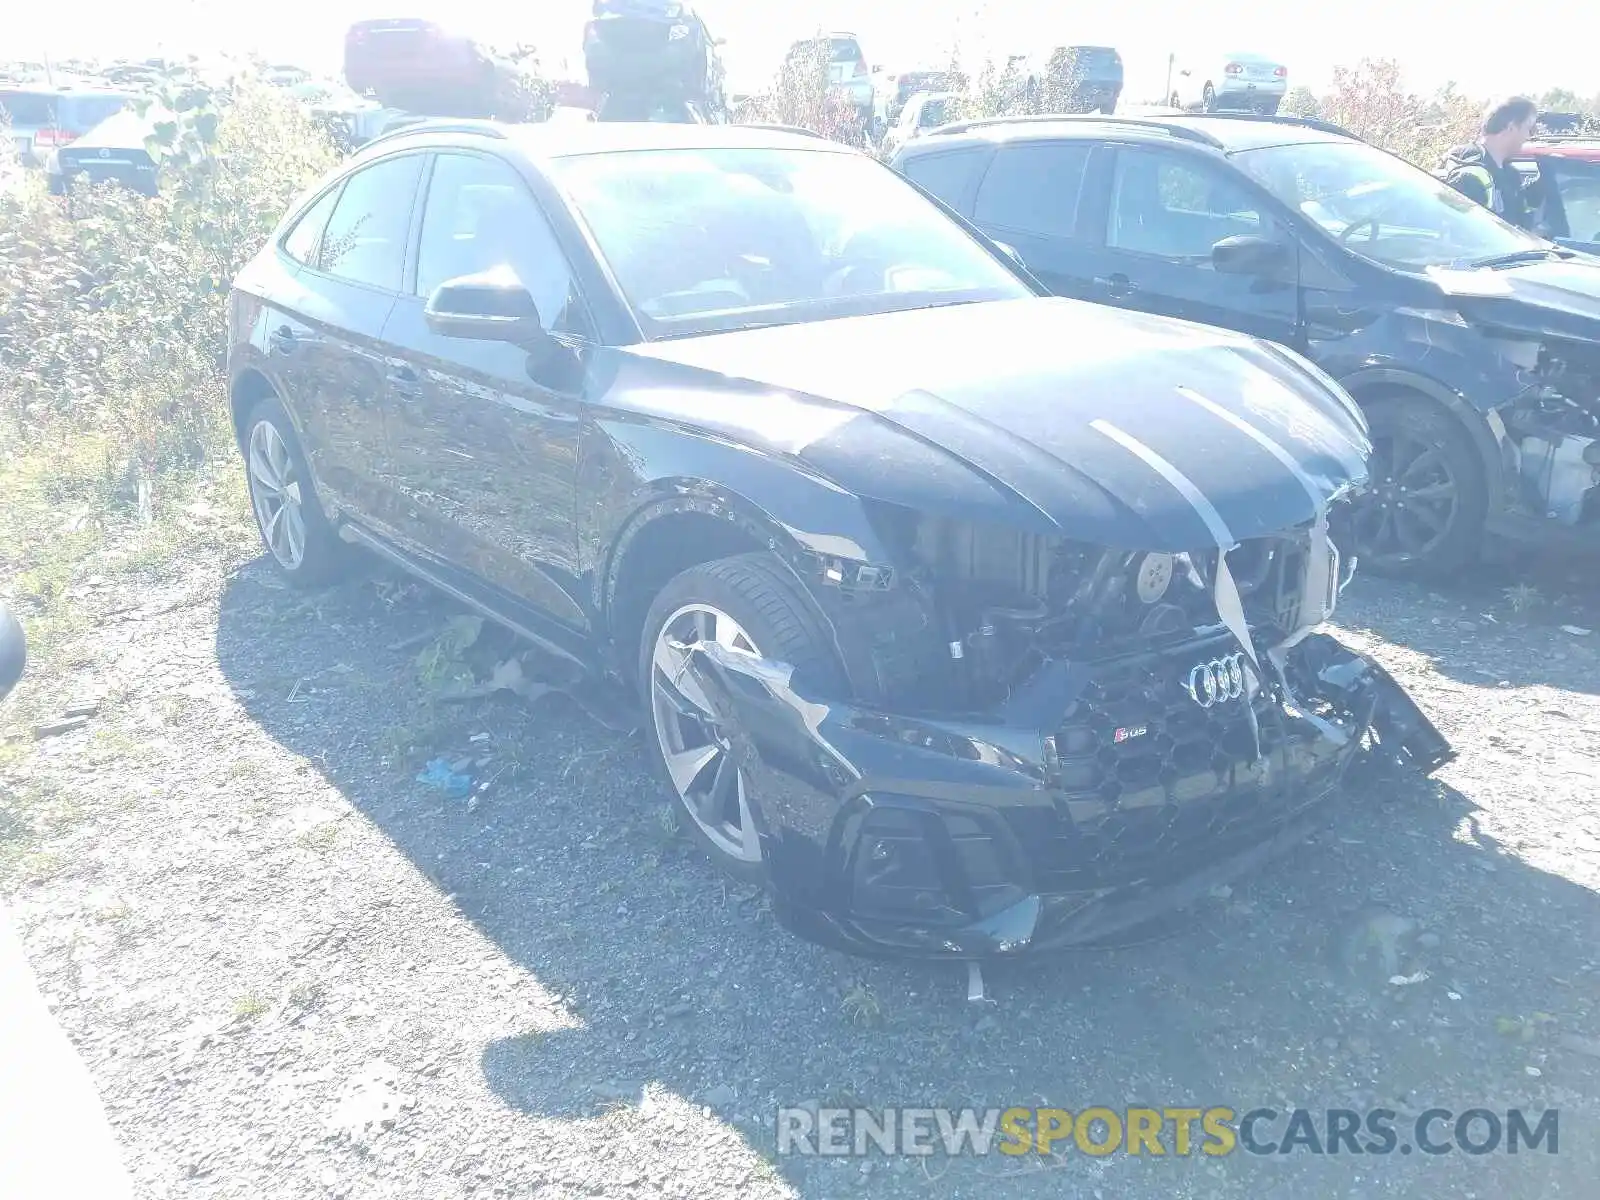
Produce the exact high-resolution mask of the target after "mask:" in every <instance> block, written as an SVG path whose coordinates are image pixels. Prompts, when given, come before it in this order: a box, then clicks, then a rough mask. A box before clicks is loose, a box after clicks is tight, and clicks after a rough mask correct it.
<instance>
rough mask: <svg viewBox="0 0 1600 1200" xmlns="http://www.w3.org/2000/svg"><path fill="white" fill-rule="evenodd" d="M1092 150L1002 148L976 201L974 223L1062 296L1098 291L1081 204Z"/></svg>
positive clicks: (1081, 145) (1083, 145) (1091, 146)
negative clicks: (1015, 252) (1016, 254)
mask: <svg viewBox="0 0 1600 1200" xmlns="http://www.w3.org/2000/svg"><path fill="white" fill-rule="evenodd" d="M1094 152H1095V143H1093V142H1090V141H1079V140H1064V139H1061V140H1055V141H1039V142H1005V143H1002V144H1001V146H1000V148H999V149H998V150H997V151H996V152H995V155H994V159H993V160H992V161H991V162H990V163H989V169H988V171H987V172H985V174H984V176H983V181H982V182H981V183H980V184H979V185H978V189H977V194H976V196H975V197H974V199H973V205H972V220H973V223H974V224H976V225H977V226H978V228H980V229H982V230H983V232H984V233H986V234H988V235H989V236H990V237H992V238H994V239H995V240H996V241H1000V242H1004V243H1006V244H1007V245H1008V246H1010V247H1012V248H1013V249H1014V250H1016V251H1017V253H1018V254H1019V255H1021V257H1022V261H1023V262H1024V263H1025V264H1027V267H1028V269H1029V270H1030V271H1032V272H1033V273H1034V275H1036V276H1037V277H1038V278H1039V281H1040V282H1041V283H1043V284H1044V285H1045V286H1046V287H1048V288H1049V289H1050V290H1051V291H1052V292H1054V293H1055V294H1056V295H1058V296H1076V297H1079V298H1085V297H1090V296H1091V294H1092V292H1093V290H1094V285H1093V275H1094V272H1093V265H1094V260H1093V255H1092V252H1091V246H1090V239H1091V238H1092V236H1093V230H1092V228H1090V227H1089V226H1088V225H1087V223H1086V222H1085V220H1084V218H1085V217H1086V216H1087V213H1088V210H1087V209H1086V208H1085V206H1084V205H1083V204H1082V203H1081V201H1082V197H1083V195H1084V186H1083V185H1084V180H1085V178H1086V177H1087V175H1088V172H1089V165H1090V162H1091V160H1092V159H1093V157H1094Z"/></svg>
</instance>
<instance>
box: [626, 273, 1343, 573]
mask: <svg viewBox="0 0 1600 1200" xmlns="http://www.w3.org/2000/svg"><path fill="white" fill-rule="evenodd" d="M620 359H621V361H620V362H619V364H618V377H617V379H616V380H615V384H614V390H613V393H612V395H613V397H615V398H617V399H618V401H619V402H620V403H621V404H622V405H623V406H625V407H628V408H632V409H635V410H638V411H640V412H641V413H642V414H644V415H646V416H654V417H659V418H660V419H662V420H668V421H674V422H683V423H687V424H690V425H693V426H696V427H699V428H703V429H706V430H707V431H709V432H711V433H713V434H715V435H718V436H721V437H725V438H727V439H728V440H731V441H735V442H739V443H742V444H746V445H751V446H755V447H757V448H760V449H762V450H765V451H767V452H771V453H776V454H782V455H786V456H789V457H792V458H798V459H800V460H801V461H803V462H804V463H806V464H807V465H808V466H809V467H810V468H812V469H813V470H815V471H816V472H818V473H820V474H821V475H823V476H825V477H826V478H828V479H831V480H833V481H834V482H836V483H837V484H838V485H839V486H841V487H845V488H847V489H849V490H851V491H853V492H855V493H856V494H858V495H862V496H865V497H869V498H875V499H880V500H885V501H890V502H893V503H898V504H902V505H905V506H907V507H910V508H913V509H916V510H918V511H922V512H928V513H940V514H942V515H950V516H960V517H964V518H968V519H974V520H987V519H994V520H1003V521H1006V522H1007V523H1010V524H1013V525H1021V526H1023V527H1026V528H1033V529H1036V530H1038V531H1040V532H1059V533H1063V534H1065V535H1066V536H1069V537H1073V538H1076V539H1079V540H1083V541H1092V542H1095V543H1097V544H1101V545H1106V546H1118V547H1126V548H1129V549H1148V550H1171V551H1177V550H1190V549H1198V548H1200V547H1203V546H1209V545H1213V544H1221V543H1230V544H1231V542H1233V541H1238V540H1241V539H1244V538H1247V537H1256V536H1260V535H1263V534H1267V533H1272V532H1276V531H1279V530H1283V529H1286V528H1289V527H1290V526H1293V525H1296V524H1299V523H1301V522H1304V521H1309V520H1311V519H1313V518H1314V517H1315V516H1316V514H1317V513H1318V511H1320V510H1321V509H1322V508H1323V507H1325V505H1326V504H1327V503H1328V501H1329V500H1330V499H1331V498H1332V497H1333V496H1334V495H1335V494H1336V493H1337V492H1339V491H1340V490H1342V489H1343V488H1345V487H1346V486H1347V485H1348V484H1350V483H1352V482H1356V481H1359V480H1361V479H1363V478H1364V475H1365V465H1364V464H1365V458H1366V454H1367V451H1368V449H1369V446H1368V442H1367V433H1366V427H1365V423H1364V421H1363V420H1362V418H1361V416H1360V414H1359V411H1358V410H1357V409H1356V408H1355V406H1354V403H1353V402H1352V401H1351V400H1350V399H1349V397H1348V396H1347V395H1346V394H1345V393H1344V392H1342V391H1341V390H1339V388H1338V387H1337V385H1334V384H1332V383H1331V382H1330V381H1328V380H1327V377H1326V376H1323V375H1321V374H1320V373H1318V372H1315V371H1314V370H1313V369H1310V368H1308V367H1307V366H1306V365H1305V363H1304V360H1302V359H1300V358H1299V357H1298V356H1296V355H1293V354H1290V353H1289V352H1287V351H1283V350H1281V349H1279V348H1276V347H1273V346H1270V345H1268V344H1267V343H1264V342H1260V341H1257V340H1255V339H1252V338H1247V337H1243V336H1240V335H1238V334H1233V333H1229V332H1226V331H1223V330H1217V329H1213V328H1210V327H1207V326H1201V325H1194V324H1190V323H1188V322H1181V321H1172V320H1166V319H1163V318H1160V317H1149V316H1144V315H1141V314H1132V313H1126V312H1122V311H1119V310H1116V309H1111V308H1105V307H1102V306H1099V305H1094V304H1087V303H1084V302H1080V301H1074V300H1064V299H1030V300H1016V301H1002V302H993V303H981V304H963V305H948V306H944V307H936V308H925V309H918V310H914V311H909V312H902V313H890V314H884V315H878V316H870V317H848V318H842V319H836V320H827V321H815V322H810V323H806V324H795V325H783V326H774V327H770V328H764V329H750V330H744V331H739V332H734V333H721V334H711V335H706V336H702V337H690V338H681V339H673V340H666V341H659V342H652V343H646V344H644V345H640V346H634V347H630V348H628V350H626V351H624V352H622V353H621V355H620Z"/></svg>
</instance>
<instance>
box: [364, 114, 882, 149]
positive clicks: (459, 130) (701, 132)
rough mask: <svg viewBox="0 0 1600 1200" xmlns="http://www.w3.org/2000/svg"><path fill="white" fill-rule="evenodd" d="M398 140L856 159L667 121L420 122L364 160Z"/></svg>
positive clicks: (779, 131) (396, 132) (812, 144)
mask: <svg viewBox="0 0 1600 1200" xmlns="http://www.w3.org/2000/svg"><path fill="white" fill-rule="evenodd" d="M402 139H404V140H412V139H415V140H417V141H419V142H422V141H425V142H426V143H427V144H430V145H448V144H452V143H454V144H461V142H462V141H463V140H473V139H486V140H490V141H496V142H501V143H505V144H508V145H510V146H513V147H515V148H516V149H517V150H519V151H521V152H522V153H524V154H527V155H528V156H530V157H532V158H536V159H548V158H569V157H573V156H577V155H583V154H610V153H616V152H619V151H626V150H703V149H729V150H767V149H770V150H822V151H829V152H834V153H839V154H856V153H859V151H856V150H852V149H851V148H850V147H849V146H845V145H842V144H840V143H838V142H831V141H828V140H827V139H825V138H822V137H818V136H817V135H816V134H813V133H809V132H807V131H806V130H798V129H786V128H783V127H781V126H775V125H690V124H677V123H668V122H637V123H635V122H624V121H572V122H561V121H540V122H533V123H529V124H508V123H502V122H499V121H476V120H447V119H443V118H441V119H437V120H422V121H416V122H408V123H406V124H404V125H401V126H399V127H398V128H391V129H390V130H388V131H387V132H385V133H382V134H380V135H379V136H378V137H376V138H373V139H372V140H371V141H370V142H368V143H366V145H364V146H363V147H362V148H361V153H362V154H363V155H366V154H369V153H371V152H373V151H375V150H379V149H388V148H389V147H391V146H393V145H395V144H397V143H399V142H400V141H401V140H402Z"/></svg>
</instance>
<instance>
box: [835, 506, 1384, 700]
mask: <svg viewBox="0 0 1600 1200" xmlns="http://www.w3.org/2000/svg"><path fill="white" fill-rule="evenodd" d="M1313 533H1314V530H1313V527H1312V525H1311V524H1310V523H1308V524H1306V525H1303V526H1299V527H1296V528H1293V529H1289V530H1285V531H1284V532H1282V533H1280V534H1275V535H1272V536H1268V537H1260V538H1252V539H1248V540H1246V541H1244V542H1242V543H1240V544H1239V545H1238V546H1235V547H1234V548H1232V549H1231V550H1229V551H1228V552H1227V559H1226V561H1227V567H1228V573H1229V575H1230V576H1231V578H1232V582H1233V584H1234V585H1235V586H1236V588H1237V592H1238V595H1239V598H1240V601H1241V603H1242V607H1243V614H1244V619H1245V621H1246V622H1247V623H1248V626H1249V628H1250V630H1251V634H1252V637H1253V638H1254V640H1255V641H1256V642H1257V644H1258V645H1259V646H1261V647H1262V648H1263V650H1265V649H1266V648H1267V647H1271V646H1274V645H1277V644H1278V643H1280V642H1282V641H1284V640H1285V639H1287V638H1290V637H1291V636H1292V635H1294V634H1295V633H1296V632H1297V631H1300V630H1302V629H1303V628H1305V627H1307V626H1308V625H1313V624H1316V623H1317V622H1318V621H1320V620H1321V619H1322V618H1323V616H1324V614H1325V613H1326V612H1327V611H1330V610H1331V607H1332V595H1331V594H1330V595H1329V596H1328V597H1327V598H1326V599H1325V601H1317V602H1315V603H1322V604H1323V605H1324V606H1323V608H1322V609H1321V611H1318V612H1315V613H1307V612H1306V611H1305V607H1306V603H1307V600H1306V597H1307V579H1308V569H1309V567H1310V566H1311V563H1312V556H1313V553H1314V550H1313V546H1314V537H1313ZM1327 552H1328V551H1327V550H1324V553H1327ZM910 558H911V560H912V562H913V564H914V566H913V567H912V569H911V570H909V571H906V572H904V573H901V574H900V575H899V578H898V582H897V585H896V588H895V590H896V591H897V592H898V593H899V594H900V599H899V603H898V604H896V603H895V602H893V601H890V600H888V598H887V597H885V603H884V604H883V605H881V606H879V608H878V612H879V614H880V616H879V619H878V620H877V621H876V622H874V621H873V619H872V617H870V616H869V615H868V611H869V609H871V608H872V606H871V605H867V604H862V603H861V600H862V599H863V597H860V596H859V594H858V595H857V598H856V603H855V604H853V605H852V611H851V612H850V613H849V614H845V613H839V614H836V620H835V623H836V625H842V626H844V632H845V633H846V634H847V635H854V636H856V637H860V638H862V640H863V641H864V642H865V643H866V645H865V646H863V647H862V648H863V649H868V651H869V653H870V654H871V655H872V658H873V661H874V664H875V667H876V676H877V681H878V683H879V685H880V689H881V691H882V693H883V697H884V698H885V699H891V698H892V699H893V700H894V701H895V702H897V703H902V704H903V703H914V704H916V705H917V706H919V707H941V708H943V707H955V708H962V709H980V708H987V707H991V706H993V705H995V704H997V703H1000V702H1003V701H1004V700H1005V698H1006V697H1007V696H1008V695H1010V694H1011V692H1012V690H1013V689H1014V688H1016V687H1018V686H1019V685H1020V684H1022V683H1023V682H1025V681H1026V680H1027V679H1028V678H1029V677H1030V676H1032V675H1033V674H1034V673H1035V672H1037V671H1038V669H1039V668H1040V667H1041V666H1042V665H1043V664H1044V663H1046V662H1048V661H1052V660H1056V661H1060V660H1065V661H1072V662H1083V663H1092V662H1101V661H1105V660H1109V659H1115V658H1118V657H1121V656H1126V655H1135V654H1144V653H1151V652H1159V651H1161V650H1162V649H1163V648H1165V647H1169V646H1177V645H1181V644H1184V643H1188V642H1192V641H1193V640H1194V639H1196V638H1200V637H1205V636H1208V635H1213V634H1216V633H1219V632H1221V631H1222V630H1223V629H1224V628H1225V621H1224V618H1223V616H1222V614H1221V613H1220V612H1219V605H1218V600H1217V593H1218V570H1219V563H1220V562H1221V561H1222V551H1221V550H1219V549H1218V548H1217V547H1215V546H1212V547H1209V548H1206V549H1196V550H1193V551H1188V552H1181V553H1162V552H1150V551H1134V550H1123V549H1112V548H1105V547H1099V546H1092V545H1087V544H1085V543H1082V542H1076V541H1072V540H1070V539H1067V538H1063V537H1059V536H1051V535H1042V534H1036V533H1029V532H1024V531H1020V530H1015V529H1009V528H1001V527H991V526H978V525H976V524H973V523H971V522H965V521H959V520H948V519H943V518H937V517H924V518H920V519H919V520H918V521H917V523H916V526H915V531H914V536H913V538H912V541H911V547H910ZM1339 561H1340V556H1339V554H1338V551H1337V548H1336V547H1334V548H1333V549H1332V565H1331V568H1330V569H1331V570H1332V571H1333V572H1334V573H1335V575H1337V571H1338V563H1339ZM1352 565H1353V563H1352ZM1333 582H1334V584H1337V583H1338V582H1339V581H1338V580H1337V579H1336V578H1335V579H1334V580H1333ZM891 611H892V612H893V613H894V614H895V615H894V616H892V617H890V616H883V615H882V614H883V613H886V612H891ZM839 617H844V618H845V619H844V620H843V621H840V620H839V619H838V618H839ZM869 626H875V627H871V628H869ZM845 640H846V641H849V640H851V638H850V637H849V636H847V637H846V639H845Z"/></svg>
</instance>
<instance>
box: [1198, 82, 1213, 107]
mask: <svg viewBox="0 0 1600 1200" xmlns="http://www.w3.org/2000/svg"><path fill="white" fill-rule="evenodd" d="M1200 111H1201V112H1208V113H1214V112H1216V111H1217V89H1216V88H1214V87H1212V86H1211V85H1210V84H1209V83H1208V84H1206V86H1205V90H1204V91H1202V92H1201V93H1200Z"/></svg>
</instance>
